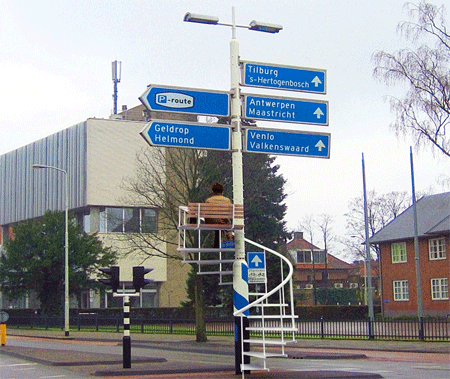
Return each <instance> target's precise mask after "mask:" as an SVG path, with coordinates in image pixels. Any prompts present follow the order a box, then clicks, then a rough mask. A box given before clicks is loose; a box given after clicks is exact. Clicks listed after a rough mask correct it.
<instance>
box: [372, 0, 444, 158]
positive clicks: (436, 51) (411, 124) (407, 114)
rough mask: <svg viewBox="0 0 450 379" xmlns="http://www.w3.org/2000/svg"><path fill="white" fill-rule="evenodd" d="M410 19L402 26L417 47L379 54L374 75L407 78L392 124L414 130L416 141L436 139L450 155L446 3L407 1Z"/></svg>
mask: <svg viewBox="0 0 450 379" xmlns="http://www.w3.org/2000/svg"><path fill="white" fill-rule="evenodd" d="M405 7H406V8H407V9H408V11H409V16H410V19H411V21H408V22H401V23H400V24H399V25H398V30H399V32H400V33H402V34H403V35H404V36H405V38H406V39H407V40H409V41H411V42H413V47H412V48H405V49H402V50H399V51H397V52H395V53H392V54H391V53H387V52H384V51H380V52H377V53H375V54H374V57H373V59H374V62H375V65H376V67H375V70H374V76H375V77H376V78H378V79H379V80H380V81H383V82H385V83H386V84H388V85H395V84H399V83H400V84H401V83H405V84H406V85H407V86H408V87H409V89H408V92H407V93H406V95H405V97H404V98H403V99H397V98H394V97H392V98H391V99H390V105H391V110H392V111H393V112H394V113H395V121H394V122H393V123H392V125H391V126H392V127H393V128H394V129H395V130H396V131H397V133H401V134H410V135H412V136H413V137H414V138H415V139H416V145H417V147H419V146H421V145H427V144H429V143H431V144H432V145H433V146H434V147H436V148H437V149H438V150H439V151H441V152H442V153H443V154H445V155H446V156H448V157H450V139H449V134H448V133H446V131H447V129H448V128H449V126H450V35H449V33H448V32H447V28H446V25H445V18H444V13H445V10H444V7H443V6H441V7H437V6H435V5H432V4H429V3H426V2H424V1H421V2H420V3H419V4H418V5H416V4H413V3H406V4H405Z"/></svg>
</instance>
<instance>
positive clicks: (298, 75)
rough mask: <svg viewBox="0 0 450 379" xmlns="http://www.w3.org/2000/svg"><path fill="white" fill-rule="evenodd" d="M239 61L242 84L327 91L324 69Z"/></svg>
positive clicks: (317, 91) (295, 89)
mask: <svg viewBox="0 0 450 379" xmlns="http://www.w3.org/2000/svg"><path fill="white" fill-rule="evenodd" d="M241 63H242V71H241V74H242V85H244V86H249V87H261V88H270V89H280V90H287V91H298V92H309V93H317V94H326V93H327V87H326V75H327V72H326V70H322V69H318V68H306V67H295V66H285V65H277V64H271V63H259V62H246V61H241Z"/></svg>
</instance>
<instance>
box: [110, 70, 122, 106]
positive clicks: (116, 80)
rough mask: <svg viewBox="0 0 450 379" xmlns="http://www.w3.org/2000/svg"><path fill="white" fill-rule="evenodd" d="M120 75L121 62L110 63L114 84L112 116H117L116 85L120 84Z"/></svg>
mask: <svg viewBox="0 0 450 379" xmlns="http://www.w3.org/2000/svg"><path fill="white" fill-rule="evenodd" d="M121 75H122V62H120V61H114V62H112V81H113V83H114V93H113V107H114V108H113V114H117V83H119V82H120V77H121Z"/></svg>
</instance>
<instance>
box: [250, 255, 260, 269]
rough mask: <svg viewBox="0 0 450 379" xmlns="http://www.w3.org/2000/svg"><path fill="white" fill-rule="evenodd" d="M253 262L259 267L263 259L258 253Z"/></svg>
mask: <svg viewBox="0 0 450 379" xmlns="http://www.w3.org/2000/svg"><path fill="white" fill-rule="evenodd" d="M252 263H254V264H255V266H256V267H258V266H259V264H260V263H262V260H261V258H259V257H258V256H257V255H255V258H253V259H252Z"/></svg>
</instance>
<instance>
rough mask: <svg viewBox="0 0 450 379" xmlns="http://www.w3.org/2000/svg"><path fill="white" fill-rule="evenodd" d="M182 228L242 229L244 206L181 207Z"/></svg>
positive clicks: (218, 204)
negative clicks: (237, 221)
mask: <svg viewBox="0 0 450 379" xmlns="http://www.w3.org/2000/svg"><path fill="white" fill-rule="evenodd" d="M180 212H182V213H183V215H181V214H180V225H179V226H180V227H182V228H183V227H184V228H185V229H199V228H201V229H216V230H233V229H242V227H243V226H242V223H243V222H242V223H241V222H239V223H236V220H243V218H244V206H243V205H242V204H221V203H189V204H188V206H187V208H186V207H180Z"/></svg>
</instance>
